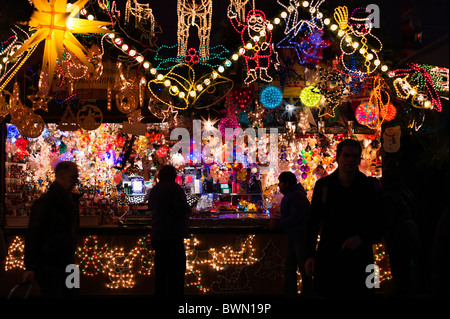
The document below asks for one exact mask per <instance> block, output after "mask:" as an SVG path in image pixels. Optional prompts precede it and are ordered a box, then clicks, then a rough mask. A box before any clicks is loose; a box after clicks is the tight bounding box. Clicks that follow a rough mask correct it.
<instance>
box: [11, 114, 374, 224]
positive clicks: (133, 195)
mask: <svg viewBox="0 0 450 319" xmlns="http://www.w3.org/2000/svg"><path fill="white" fill-rule="evenodd" d="M146 127H147V129H146V131H145V134H143V135H131V134H127V133H124V130H123V125H122V124H117V123H110V124H108V123H105V124H102V125H101V126H100V127H99V128H98V129H96V130H92V131H86V130H81V129H80V130H77V131H62V130H59V128H58V125H57V124H48V125H47V127H46V129H45V131H44V133H43V134H42V135H41V136H39V137H38V138H25V137H23V136H21V135H20V133H19V131H18V130H17V128H16V127H15V126H14V125H13V124H7V139H6V143H5V145H6V146H5V151H6V159H7V160H6V163H5V186H6V188H5V189H6V192H5V194H4V197H5V203H6V217H7V221H8V224H9V225H10V226H26V225H27V217H28V214H29V209H30V205H31V203H32V202H33V201H34V200H35V199H36V198H37V197H39V196H40V195H41V194H42V193H43V192H45V191H46V189H47V187H48V186H49V184H50V183H51V182H52V181H53V179H54V175H53V169H54V167H55V165H56V164H57V163H58V162H59V161H63V160H69V161H74V162H76V163H77V164H78V167H79V170H80V178H79V184H78V185H77V187H76V190H75V191H77V192H80V193H81V194H82V197H81V199H80V215H81V221H82V225H99V224H101V225H119V226H149V225H150V218H151V217H150V213H149V211H148V208H147V203H146V194H147V193H148V192H149V191H150V189H151V188H152V187H153V185H154V184H155V183H156V182H157V180H156V177H155V176H156V173H157V170H158V168H159V167H161V165H163V164H166V163H167V164H172V165H174V166H175V167H176V168H177V170H178V173H179V174H178V176H177V179H176V182H177V183H179V184H180V185H181V186H182V187H183V188H184V191H185V193H186V195H187V198H188V201H189V204H190V205H191V207H192V209H193V216H192V218H193V219H208V218H221V219H227V218H230V219H231V218H238V219H243V218H250V219H252V218H253V219H268V218H270V217H271V216H272V217H273V216H276V215H277V214H278V212H279V203H280V201H281V198H282V195H281V194H280V193H279V190H278V186H277V185H278V175H279V174H280V173H281V172H283V171H292V172H293V173H294V174H295V175H296V176H297V180H298V181H299V182H300V183H302V185H303V186H304V187H305V189H306V190H307V192H308V196H309V197H310V198H311V196H312V191H313V189H314V184H315V182H316V181H317V179H319V178H321V177H323V176H326V175H328V174H330V173H332V172H333V171H334V170H335V169H336V167H337V166H336V161H335V157H336V154H335V149H336V145H337V143H338V142H340V141H341V140H342V139H344V138H346V137H347V136H346V135H344V134H304V135H303V134H302V135H296V136H295V135H292V134H289V133H283V134H278V135H277V137H278V140H277V144H276V148H272V149H271V148H270V147H266V148H263V149H264V150H265V152H260V153H259V154H258V156H257V160H256V161H255V162H252V161H250V160H249V158H250V157H249V150H250V146H251V145H250V143H249V142H248V141H247V142H245V143H243V144H242V145H239V144H238V143H236V141H235V142H234V143H233V144H232V147H231V150H232V152H230V154H231V155H229V156H228V157H227V154H226V148H227V147H228V145H227V144H226V143H216V144H215V145H216V146H215V147H210V148H208V149H206V147H205V145H208V143H209V142H211V138H210V137H207V138H205V139H203V140H202V141H201V144H202V145H203V146H204V147H203V149H201V151H202V152H201V153H199V154H200V155H199V156H195V153H193V152H186V154H183V153H182V152H176V151H174V150H176V146H177V143H180V140H170V129H169V127H168V126H167V125H165V124H161V123H157V124H147V125H146ZM205 136H207V135H205ZM354 138H356V139H358V140H359V141H360V142H361V144H362V146H363V154H362V161H361V165H360V169H361V171H363V172H364V173H365V174H366V175H369V176H375V177H380V176H381V156H380V154H379V146H380V144H379V141H378V138H377V136H376V135H363V134H356V135H354ZM189 143H190V144H191V145H192V144H193V141H192V140H190V141H189ZM274 149H275V150H276V151H275V152H273V150H274ZM208 152H209V153H208ZM239 154H241V155H242V154H243V156H240V155H239ZM264 156H266V157H267V158H269V159H270V160H267V158H266V160H264ZM274 163H276V165H274Z"/></svg>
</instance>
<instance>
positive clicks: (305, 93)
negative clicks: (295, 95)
mask: <svg viewBox="0 0 450 319" xmlns="http://www.w3.org/2000/svg"><path fill="white" fill-rule="evenodd" d="M321 99H322V95H321V94H320V93H319V91H318V90H317V89H315V88H314V86H313V85H310V86H307V87H305V88H304V89H303V90H302V92H301V93H300V100H301V101H302V103H303V104H304V105H306V106H309V107H314V106H317V105H319V103H320V100H321Z"/></svg>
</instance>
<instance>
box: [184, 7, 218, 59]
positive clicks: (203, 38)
mask: <svg viewBox="0 0 450 319" xmlns="http://www.w3.org/2000/svg"><path fill="white" fill-rule="evenodd" d="M197 2H200V3H197ZM177 12H178V43H181V44H182V45H183V46H184V47H185V48H187V47H188V38H189V28H190V27H191V26H196V27H197V30H198V37H199V40H200V48H201V50H200V57H205V56H207V55H209V50H208V48H209V36H210V33H211V18H212V0H200V1H197V0H192V3H187V0H179V1H178V5H177ZM182 54H184V52H183V51H182V49H181V47H179V51H178V55H179V56H180V55H182Z"/></svg>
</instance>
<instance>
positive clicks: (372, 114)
mask: <svg viewBox="0 0 450 319" xmlns="http://www.w3.org/2000/svg"><path fill="white" fill-rule="evenodd" d="M356 120H357V121H358V123H359V124H361V125H373V124H374V123H376V122H377V121H378V112H376V109H375V106H374V105H373V104H372V103H368V102H366V103H361V104H360V105H359V106H358V107H357V108H356Z"/></svg>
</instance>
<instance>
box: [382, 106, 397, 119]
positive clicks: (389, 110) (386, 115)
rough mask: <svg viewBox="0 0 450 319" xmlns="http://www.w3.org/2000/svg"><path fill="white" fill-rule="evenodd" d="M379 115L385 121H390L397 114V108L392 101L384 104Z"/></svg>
mask: <svg viewBox="0 0 450 319" xmlns="http://www.w3.org/2000/svg"><path fill="white" fill-rule="evenodd" d="M380 115H381V117H382V118H383V119H384V120H385V121H392V120H393V119H395V116H396V115H397V109H396V108H395V106H394V105H393V104H392V103H389V104H386V105H385V106H383V107H382V108H381V111H380Z"/></svg>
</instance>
